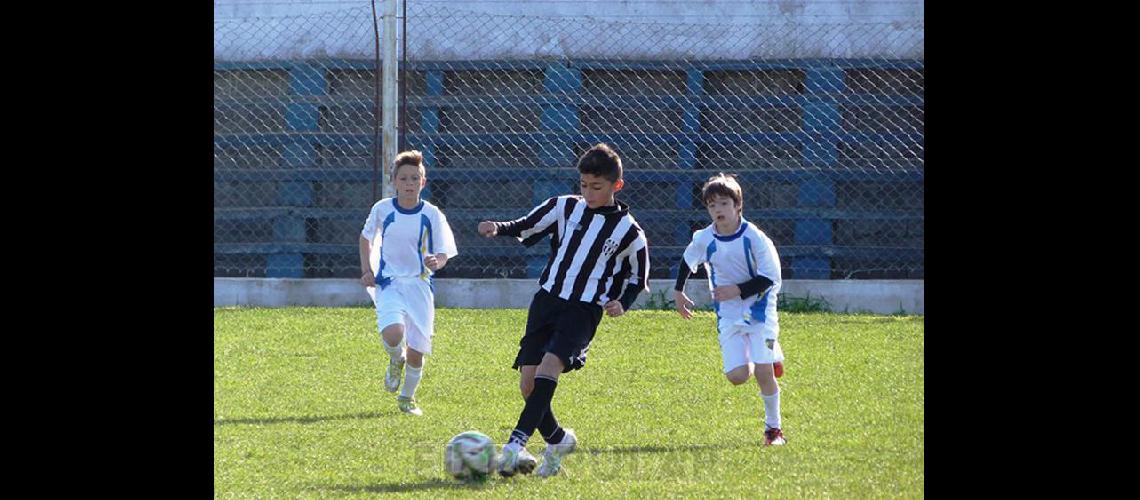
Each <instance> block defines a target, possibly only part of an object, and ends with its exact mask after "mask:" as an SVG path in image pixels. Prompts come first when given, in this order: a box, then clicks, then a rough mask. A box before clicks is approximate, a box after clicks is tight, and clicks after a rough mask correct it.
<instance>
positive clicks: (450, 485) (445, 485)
mask: <svg viewBox="0 0 1140 500" xmlns="http://www.w3.org/2000/svg"><path fill="white" fill-rule="evenodd" d="M493 484H494V483H493V482H491V481H488V482H486V483H475V482H472V483H464V482H460V481H456V480H454V479H438V478H436V479H429V480H427V481H424V482H422V483H391V484H368V485H350V484H337V485H332V486H323V487H321V488H320V489H324V490H333V491H339V492H342V493H407V492H412V491H433V490H454V491H474V490H485V489H489V488H490V487H491V486H492V485H493Z"/></svg>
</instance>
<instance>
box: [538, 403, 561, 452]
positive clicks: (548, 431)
mask: <svg viewBox="0 0 1140 500" xmlns="http://www.w3.org/2000/svg"><path fill="white" fill-rule="evenodd" d="M538 433H539V434H542V439H544V440H546V444H558V443H561V442H562V436H565V435H566V432H565V431H563V430H562V428H561V427H559V426H558V419H556V418H554V408H551V409H549V410H546V415H543V416H542V420H541V421H539V422H538Z"/></svg>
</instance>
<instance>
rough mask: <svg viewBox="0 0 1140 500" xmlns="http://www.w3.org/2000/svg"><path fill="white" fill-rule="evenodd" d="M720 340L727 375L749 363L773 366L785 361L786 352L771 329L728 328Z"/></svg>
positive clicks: (719, 337) (721, 334)
mask: <svg viewBox="0 0 1140 500" xmlns="http://www.w3.org/2000/svg"><path fill="white" fill-rule="evenodd" d="M718 340H720V355H721V358H722V359H723V360H724V372H725V373H728V372H730V371H732V370H733V369H735V368H737V367H740V366H744V365H746V364H748V363H753V364H772V363H775V362H777V361H783V360H784V350H783V349H781V348H780V341H779V340H778V339H777V335H776V334H775V332H774V331H773V330H772V329H770V328H748V329H745V328H741V327H739V326H735V327H731V328H726V329H724V330H722V331H721V333H720V334H719V335H718ZM769 341H771V346H769Z"/></svg>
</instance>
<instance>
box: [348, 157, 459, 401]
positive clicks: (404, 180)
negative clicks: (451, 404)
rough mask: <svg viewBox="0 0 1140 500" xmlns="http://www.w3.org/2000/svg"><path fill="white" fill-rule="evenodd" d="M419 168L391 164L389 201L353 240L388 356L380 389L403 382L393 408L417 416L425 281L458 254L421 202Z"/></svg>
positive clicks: (429, 292)
mask: <svg viewBox="0 0 1140 500" xmlns="http://www.w3.org/2000/svg"><path fill="white" fill-rule="evenodd" d="M423 161H424V157H423V154H421V153H420V152H419V151H405V152H403V153H400V154H399V155H397V156H396V161H395V162H394V163H393V168H392V183H393V185H395V187H396V196H395V197H393V198H385V199H382V200H380V201H378V202H376V204H375V205H372V211H371V212H369V213H368V219H367V220H365V221H364V229H363V230H362V231H361V232H360V269H361V272H362V276H361V277H360V282H361V284H363V285H364V286H365V287H368V292H369V295H371V296H372V300H373V303H374V304H375V305H376V325H377V327H378V328H379V329H380V336H381V340H382V342H383V344H384V350H385V351H388V356H389V363H388V371H387V373H386V374H385V377H384V388H385V389H387V390H388V392H396V390H398V389H399V388H400V378H401V375H403V379H404V380H403V382H404V388H403V390H402V391H400V394H399V396H397V397H396V402H397V406H398V407H399V408H400V411H403V412H404V413H408V414H411V415H417V416H419V415H422V414H423V410H421V409H420V408H419V407H418V406H417V405H416V400H415V393H416V387H417V386H418V385H419V383H420V377H421V376H422V374H423V371H422V370H423V361H424V355H427V354H431V337H432V334H433V333H434V329H435V326H434V325H435V295H434V287H433V286H432V281H431V277H432V274H433V273H434V272H435V271H438V270H440V269H441V268H443V266H445V265H447V261H448V259H450V258H451V257H455V256H456V255H457V254H458V252H457V251H456V249H455V237H454V236H453V235H452V233H451V227H450V226H448V224H447V217H445V216H444V215H443V212H441V211H440V210H439V208H437V207H436V206H435V205H432V204H431V203H428V202H426V201H423V200H421V199H420V191H422V190H423V188H424V185H425V184H426V183H427V178H426V174H425V171H424V164H423ZM373 241H377V244H378V245H379V246H380V251H379V257H380V258H379V263H378V267H379V268H378V269H373V264H372V259H371V258H370V256H371V254H372V250H373V248H372V242H373ZM372 287H376V289H373V288H372ZM405 347H406V352H405ZM405 363H406V364H407V370H406V373H404V372H405V370H404V365H405Z"/></svg>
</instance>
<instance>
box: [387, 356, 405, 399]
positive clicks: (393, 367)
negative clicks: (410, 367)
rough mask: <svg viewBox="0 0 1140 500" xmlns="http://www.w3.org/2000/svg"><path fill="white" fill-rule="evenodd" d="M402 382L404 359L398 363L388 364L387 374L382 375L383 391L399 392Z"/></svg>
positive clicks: (390, 362) (391, 362)
mask: <svg viewBox="0 0 1140 500" xmlns="http://www.w3.org/2000/svg"><path fill="white" fill-rule="evenodd" d="M403 380H404V358H400V360H399V361H396V360H392V361H389V362H388V372H387V373H385V374H384V390H386V391H388V392H396V391H398V390H400V382H401V381H403Z"/></svg>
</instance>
